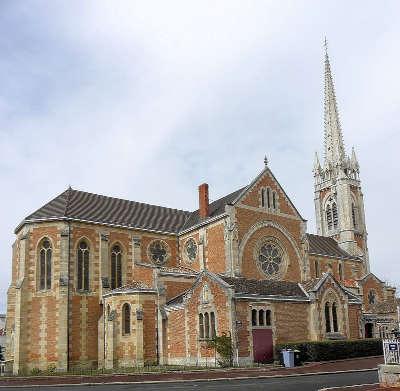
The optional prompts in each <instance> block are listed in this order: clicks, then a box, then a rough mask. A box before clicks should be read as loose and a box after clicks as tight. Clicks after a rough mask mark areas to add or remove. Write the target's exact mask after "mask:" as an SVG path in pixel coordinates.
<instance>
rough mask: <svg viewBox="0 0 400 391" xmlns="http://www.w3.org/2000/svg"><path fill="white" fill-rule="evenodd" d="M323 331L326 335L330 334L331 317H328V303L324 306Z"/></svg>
mask: <svg viewBox="0 0 400 391" xmlns="http://www.w3.org/2000/svg"><path fill="white" fill-rule="evenodd" d="M325 330H326V332H327V333H330V332H331V316H330V309H329V303H326V304H325Z"/></svg>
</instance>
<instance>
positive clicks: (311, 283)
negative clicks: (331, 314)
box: [301, 278, 321, 292]
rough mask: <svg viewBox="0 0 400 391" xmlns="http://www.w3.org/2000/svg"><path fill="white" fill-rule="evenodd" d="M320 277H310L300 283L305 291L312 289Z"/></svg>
mask: <svg viewBox="0 0 400 391" xmlns="http://www.w3.org/2000/svg"><path fill="white" fill-rule="evenodd" d="M320 280H321V278H312V279H311V280H308V281H305V282H302V283H301V286H302V287H303V288H304V289H305V290H306V291H307V292H310V291H312V290H313V289H314V288H315V287H316V285H317V284H318V283H319V281H320Z"/></svg>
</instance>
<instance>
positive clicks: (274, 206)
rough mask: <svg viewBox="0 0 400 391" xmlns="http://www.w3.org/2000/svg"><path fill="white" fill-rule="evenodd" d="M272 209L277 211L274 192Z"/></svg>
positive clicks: (273, 193)
mask: <svg viewBox="0 0 400 391" xmlns="http://www.w3.org/2000/svg"><path fill="white" fill-rule="evenodd" d="M272 208H273V209H276V193H275V192H274V191H273V192H272Z"/></svg>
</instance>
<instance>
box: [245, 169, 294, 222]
mask: <svg viewBox="0 0 400 391" xmlns="http://www.w3.org/2000/svg"><path fill="white" fill-rule="evenodd" d="M261 187H270V188H271V190H275V191H276V193H277V194H278V202H279V210H280V211H281V212H282V213H285V214H288V215H295V214H296V213H295V211H294V209H293V208H292V206H291V205H289V202H288V201H287V200H286V197H285V195H284V193H283V192H282V191H281V189H280V187H279V186H278V184H277V183H276V182H275V180H274V179H273V178H272V176H271V175H270V174H269V173H266V174H265V175H264V176H263V177H262V178H260V180H259V181H258V183H257V184H256V185H255V186H254V187H253V188H252V189H251V191H249V192H248V193H247V194H246V196H245V197H244V198H243V199H242V203H243V204H245V205H249V206H252V207H256V208H258V207H259V206H260V190H261ZM271 197H272V196H271Z"/></svg>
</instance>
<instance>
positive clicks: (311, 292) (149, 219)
mask: <svg viewBox="0 0 400 391" xmlns="http://www.w3.org/2000/svg"><path fill="white" fill-rule="evenodd" d="M324 107H325V124H324V125H325V156H324V162H323V163H322V164H321V163H320V162H319V159H318V156H316V160H315V165H314V177H315V211H316V222H317V229H318V234H316V235H314V234H308V233H307V232H306V220H304V219H303V217H302V216H301V215H300V213H299V212H298V210H297V209H296V207H295V206H294V205H293V203H292V202H291V200H290V199H289V197H288V196H287V194H286V193H285V191H284V189H283V188H282V186H281V185H280V183H279V182H278V180H277V179H276V177H275V176H274V174H273V173H272V172H271V170H270V168H269V167H268V164H267V161H265V167H264V169H263V170H262V171H261V172H260V173H259V175H258V176H256V177H255V178H254V179H253V180H252V181H251V183H249V184H247V185H246V186H244V187H243V188H241V189H238V190H236V191H234V192H232V193H231V194H229V195H227V196H225V197H223V198H221V199H219V200H217V201H214V202H211V203H210V202H209V193H208V185H207V184H202V185H200V186H199V207H198V210H196V211H194V212H188V211H182V210H176V209H169V208H165V207H160V206H153V205H148V204H143V203H137V202H133V201H126V200H121V199H116V198H111V197H106V196H102V195H96V194H91V193H86V192H82V191H78V190H73V189H71V188H69V189H67V190H66V191H64V192H63V193H62V194H60V195H59V196H57V197H56V198H54V199H53V200H51V201H50V202H49V203H47V204H46V205H44V206H43V207H41V208H40V209H38V210H37V211H36V212H34V213H32V214H31V215H30V216H28V217H26V218H25V219H24V220H23V221H22V222H21V223H20V224H19V225H18V227H17V228H16V230H15V233H16V241H15V243H14V245H13V256H12V281H11V284H10V287H9V290H8V308H7V337H8V346H7V362H8V364H9V366H10V368H12V370H13V372H14V373H19V372H21V371H26V370H31V369H32V368H39V369H46V368H48V367H49V366H55V367H56V368H57V369H59V370H68V369H69V368H72V367H74V366H79V367H82V366H88V367H96V368H97V367H99V368H102V367H103V368H117V367H122V366H127V367H129V366H136V365H144V364H145V363H154V364H186V365H189V364H200V365H201V364H206V363H207V364H208V365H210V364H212V363H213V362H214V351H213V350H210V349H208V348H207V340H208V339H210V338H212V337H213V336H214V335H221V334H222V333H227V334H228V335H231V337H232V343H233V348H234V352H235V353H234V361H235V362H237V363H238V364H248V363H252V362H265V361H268V360H270V359H272V357H273V348H274V346H275V345H276V344H278V343H284V342H289V341H290V342H294V341H306V340H323V339H358V338H369V337H379V336H383V335H384V334H385V333H386V332H387V331H388V330H389V329H390V328H391V324H392V322H393V319H394V318H395V311H396V309H395V290H394V288H391V287H389V286H387V285H386V284H385V283H384V282H382V281H381V280H379V278H378V277H376V276H375V275H374V274H372V273H371V271H370V268H369V258H368V247H367V231H366V225H365V215H364V206H363V195H362V192H361V184H360V180H359V166H358V162H357V159H356V155H355V153H354V150H353V151H352V154H351V156H347V155H346V152H345V149H344V143H343V139H342V131H341V126H340V123H339V116H338V110H337V106H336V99H335V93H334V87H333V81H332V75H331V70H330V64H329V58H328V55H327V54H326V55H325V104H324Z"/></svg>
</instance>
